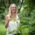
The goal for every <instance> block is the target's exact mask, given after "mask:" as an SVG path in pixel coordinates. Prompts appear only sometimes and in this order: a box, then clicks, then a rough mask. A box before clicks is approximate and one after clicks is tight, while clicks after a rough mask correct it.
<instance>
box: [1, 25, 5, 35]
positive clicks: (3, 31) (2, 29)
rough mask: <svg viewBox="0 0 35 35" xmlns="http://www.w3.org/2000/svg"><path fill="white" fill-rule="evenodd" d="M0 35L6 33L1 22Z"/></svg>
mask: <svg viewBox="0 0 35 35" xmlns="http://www.w3.org/2000/svg"><path fill="white" fill-rule="evenodd" d="M0 35H6V29H5V26H4V25H3V24H0Z"/></svg>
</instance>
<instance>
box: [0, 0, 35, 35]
mask: <svg viewBox="0 0 35 35" xmlns="http://www.w3.org/2000/svg"><path fill="white" fill-rule="evenodd" d="M1 3H2V4H1ZM11 3H15V4H16V5H17V7H18V10H19V11H20V13H19V15H20V22H21V35H35V0H23V1H22V2H21V1H20V0H3V1H1V0H0V23H4V21H5V20H4V19H5V16H6V14H7V13H8V7H9V5H10V4H11ZM22 7H23V9H22ZM21 9H22V11H21Z"/></svg>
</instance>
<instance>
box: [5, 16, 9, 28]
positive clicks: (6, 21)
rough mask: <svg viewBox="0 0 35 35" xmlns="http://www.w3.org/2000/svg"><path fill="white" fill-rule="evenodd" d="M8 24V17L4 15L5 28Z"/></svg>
mask: <svg viewBox="0 0 35 35" xmlns="http://www.w3.org/2000/svg"><path fill="white" fill-rule="evenodd" d="M8 24H9V17H8V16H6V18H5V28H7V27H8Z"/></svg>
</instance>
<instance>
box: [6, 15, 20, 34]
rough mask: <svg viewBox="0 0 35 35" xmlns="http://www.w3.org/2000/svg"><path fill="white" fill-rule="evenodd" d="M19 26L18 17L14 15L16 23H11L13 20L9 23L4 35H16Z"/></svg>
mask: <svg viewBox="0 0 35 35" xmlns="http://www.w3.org/2000/svg"><path fill="white" fill-rule="evenodd" d="M19 26H20V20H19V17H18V15H16V21H13V20H11V21H9V25H8V28H7V32H6V35H14V34H16V31H17V30H18V27H19ZM15 30H16V31H15ZM13 31H14V32H13ZM11 32H12V33H11Z"/></svg>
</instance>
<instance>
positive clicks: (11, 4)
mask: <svg viewBox="0 0 35 35" xmlns="http://www.w3.org/2000/svg"><path fill="white" fill-rule="evenodd" d="M14 5H15V6H16V4H14ZM11 6H12V4H11V5H10V6H9V13H8V15H9V16H10V15H11V9H10V8H11ZM17 12H18V9H17V11H16V14H17Z"/></svg>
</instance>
